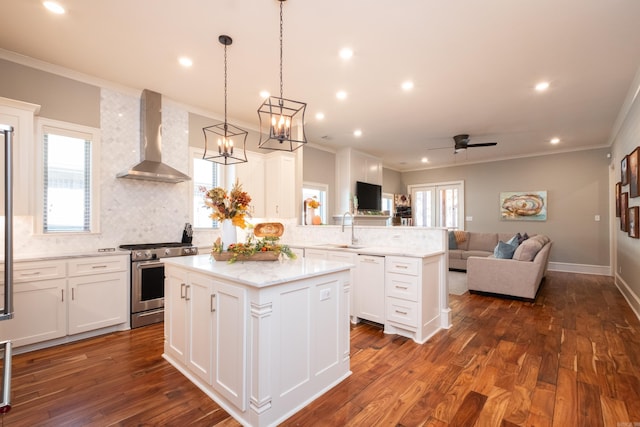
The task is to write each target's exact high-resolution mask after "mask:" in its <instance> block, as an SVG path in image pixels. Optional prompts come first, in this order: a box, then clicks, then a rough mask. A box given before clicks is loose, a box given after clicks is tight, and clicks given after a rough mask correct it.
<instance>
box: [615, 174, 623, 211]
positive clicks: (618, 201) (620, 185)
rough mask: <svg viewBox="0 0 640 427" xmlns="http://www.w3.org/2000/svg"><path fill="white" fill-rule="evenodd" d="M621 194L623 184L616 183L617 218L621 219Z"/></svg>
mask: <svg viewBox="0 0 640 427" xmlns="http://www.w3.org/2000/svg"><path fill="white" fill-rule="evenodd" d="M620 194H622V183H621V182H616V218H620Z"/></svg>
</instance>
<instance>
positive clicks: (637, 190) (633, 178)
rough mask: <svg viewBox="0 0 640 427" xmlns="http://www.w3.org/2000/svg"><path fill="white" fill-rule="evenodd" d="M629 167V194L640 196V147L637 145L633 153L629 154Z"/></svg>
mask: <svg viewBox="0 0 640 427" xmlns="http://www.w3.org/2000/svg"><path fill="white" fill-rule="evenodd" d="M627 157H628V158H629V160H628V162H627V169H628V171H629V196H630V197H638V196H640V181H639V180H640V173H638V163H640V162H639V161H638V160H639V159H638V157H640V147H636V149H635V150H633V152H632V153H631V154H629V155H628V156H627Z"/></svg>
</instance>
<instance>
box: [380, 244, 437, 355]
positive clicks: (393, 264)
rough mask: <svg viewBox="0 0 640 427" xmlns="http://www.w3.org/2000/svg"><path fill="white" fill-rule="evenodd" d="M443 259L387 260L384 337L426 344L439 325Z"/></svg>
mask: <svg viewBox="0 0 640 427" xmlns="http://www.w3.org/2000/svg"><path fill="white" fill-rule="evenodd" d="M442 262H443V258H442V256H441V255H437V256H432V257H426V258H410V257H397V256H388V257H386V273H385V289H386V321H385V322H384V323H385V325H384V331H385V333H394V334H398V335H402V336H406V337H409V338H411V339H413V340H414V341H416V342H418V343H423V342H425V341H426V340H427V339H429V337H431V335H433V334H434V333H435V332H437V331H438V330H439V329H440V327H441V325H440V308H439V307H440V290H439V289H440V271H441V270H442V266H441V263H442Z"/></svg>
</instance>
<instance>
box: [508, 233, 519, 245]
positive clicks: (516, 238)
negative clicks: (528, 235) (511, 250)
mask: <svg viewBox="0 0 640 427" xmlns="http://www.w3.org/2000/svg"><path fill="white" fill-rule="evenodd" d="M520 239H522V236H521V235H520V233H518V234H516V235H515V236H513V237H512V238H510V239H509V240H507V243H508V244H510V245H511V246H515V247H518V245H519V244H520V241H521V240H520Z"/></svg>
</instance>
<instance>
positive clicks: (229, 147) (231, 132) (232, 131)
mask: <svg viewBox="0 0 640 427" xmlns="http://www.w3.org/2000/svg"><path fill="white" fill-rule="evenodd" d="M218 41H219V42H220V43H222V44H223V45H224V123H219V124H217V125H213V126H208V127H205V128H202V132H204V155H203V156H202V158H203V159H204V160H209V161H211V162H215V163H220V164H223V165H232V164H235V163H246V161H247V153H246V151H245V143H246V141H247V131H244V130H242V129H240V128H238V127H236V126H234V125H232V124H229V123H227V46H229V45H231V43H232V42H233V40H232V39H231V37H229V36H226V35H221V36H220V37H218ZM209 139H212V140H214V141H215V140H217V141H216V142H217V144H215V145H217V151H216V149H215V146H214V147H212V148H211V149H209V141H208V140H209ZM211 145H214V144H211ZM207 150H208V151H209V152H207Z"/></svg>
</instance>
